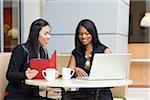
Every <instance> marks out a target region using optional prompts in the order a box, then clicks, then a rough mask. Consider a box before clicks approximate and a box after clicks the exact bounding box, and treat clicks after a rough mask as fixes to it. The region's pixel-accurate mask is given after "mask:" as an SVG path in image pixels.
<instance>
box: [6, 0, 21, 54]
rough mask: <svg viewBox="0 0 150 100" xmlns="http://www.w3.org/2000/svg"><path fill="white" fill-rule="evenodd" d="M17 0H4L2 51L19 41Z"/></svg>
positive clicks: (11, 48)
mask: <svg viewBox="0 0 150 100" xmlns="http://www.w3.org/2000/svg"><path fill="white" fill-rule="evenodd" d="M19 16H20V14H19V0H4V52H10V51H12V50H13V49H14V47H15V46H16V45H17V44H18V43H19V33H20V30H19V23H20V20H19Z"/></svg>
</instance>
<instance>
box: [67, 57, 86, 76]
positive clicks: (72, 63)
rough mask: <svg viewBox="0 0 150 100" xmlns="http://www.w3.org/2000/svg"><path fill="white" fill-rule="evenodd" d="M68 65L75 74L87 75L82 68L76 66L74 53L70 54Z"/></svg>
mask: <svg viewBox="0 0 150 100" xmlns="http://www.w3.org/2000/svg"><path fill="white" fill-rule="evenodd" d="M68 67H69V68H72V69H74V70H75V73H76V74H77V76H88V74H87V73H86V72H85V71H84V70H83V69H82V68H79V67H76V60H75V57H74V55H71V57H70V61H69V64H68Z"/></svg>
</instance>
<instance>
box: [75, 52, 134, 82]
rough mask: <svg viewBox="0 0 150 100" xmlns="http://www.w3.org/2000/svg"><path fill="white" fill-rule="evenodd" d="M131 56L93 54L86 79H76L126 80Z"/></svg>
mask: <svg viewBox="0 0 150 100" xmlns="http://www.w3.org/2000/svg"><path fill="white" fill-rule="evenodd" d="M130 56H131V54H124V53H123V54H99V53H95V54H94V59H93V63H92V66H91V71H90V74H89V76H88V77H77V78H78V79H86V80H121V79H127V74H128V72H129V68H130Z"/></svg>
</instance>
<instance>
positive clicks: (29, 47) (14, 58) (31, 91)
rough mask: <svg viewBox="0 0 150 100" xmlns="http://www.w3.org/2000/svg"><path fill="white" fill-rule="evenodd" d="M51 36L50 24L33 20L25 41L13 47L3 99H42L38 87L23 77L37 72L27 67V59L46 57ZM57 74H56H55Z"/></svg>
mask: <svg viewBox="0 0 150 100" xmlns="http://www.w3.org/2000/svg"><path fill="white" fill-rule="evenodd" d="M50 36H51V26H50V25H49V23H48V22H46V21H45V20H43V19H37V20H35V21H34V22H33V23H32V24H31V27H30V32H29V37H28V40H27V42H26V43H24V44H20V45H18V46H16V47H15V48H14V50H13V51H12V55H11V58H10V62H9V67H8V70H7V74H6V77H7V80H8V81H9V83H8V85H7V88H6V92H7V93H8V94H7V95H6V96H5V98H4V99H5V100H43V99H44V98H42V97H40V96H39V87H37V86H30V85H26V84H25V79H32V78H34V77H35V76H36V75H37V74H38V73H39V72H38V71H37V70H31V69H30V68H29V60H30V59H33V58H42V59H48V53H47V51H46V48H45V47H44V46H45V45H47V43H48V40H49V38H50ZM57 76H58V75H57Z"/></svg>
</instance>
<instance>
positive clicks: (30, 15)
mask: <svg viewBox="0 0 150 100" xmlns="http://www.w3.org/2000/svg"><path fill="white" fill-rule="evenodd" d="M43 1H44V0H21V34H22V35H21V42H22V43H23V42H26V40H27V38H28V35H29V28H30V25H31V23H32V22H33V21H34V20H36V19H38V18H42V16H43Z"/></svg>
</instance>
